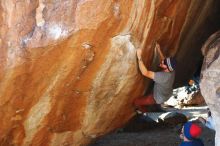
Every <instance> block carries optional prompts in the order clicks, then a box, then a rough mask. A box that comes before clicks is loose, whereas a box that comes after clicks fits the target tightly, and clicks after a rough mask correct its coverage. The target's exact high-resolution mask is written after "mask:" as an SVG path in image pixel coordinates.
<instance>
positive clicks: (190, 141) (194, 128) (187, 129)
mask: <svg viewBox="0 0 220 146" xmlns="http://www.w3.org/2000/svg"><path fill="white" fill-rule="evenodd" d="M201 133H202V129H201V127H199V126H198V125H197V124H195V123H193V122H187V123H185V124H184V125H183V128H182V131H181V134H180V138H181V139H182V140H183V141H182V142H181V144H180V146H204V143H203V142H202V140H201V139H199V138H198V137H199V136H200V135H201Z"/></svg>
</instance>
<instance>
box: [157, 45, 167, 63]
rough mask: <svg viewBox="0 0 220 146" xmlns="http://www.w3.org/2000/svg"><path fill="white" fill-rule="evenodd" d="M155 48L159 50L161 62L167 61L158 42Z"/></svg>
mask: <svg viewBox="0 0 220 146" xmlns="http://www.w3.org/2000/svg"><path fill="white" fill-rule="evenodd" d="M155 48H156V49H157V51H158V53H159V55H160V62H161V61H162V60H164V59H165V57H164V55H163V53H162V51H161V48H160V45H159V44H158V43H157V42H156V46H155Z"/></svg>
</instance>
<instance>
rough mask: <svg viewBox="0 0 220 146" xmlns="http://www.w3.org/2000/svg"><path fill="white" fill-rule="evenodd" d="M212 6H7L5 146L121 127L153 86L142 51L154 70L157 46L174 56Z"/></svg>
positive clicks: (3, 14)
mask: <svg viewBox="0 0 220 146" xmlns="http://www.w3.org/2000/svg"><path fill="white" fill-rule="evenodd" d="M213 2H214V0H208V1H205V2H204V1H200V0H184V1H183V0H120V1H118V0H60V1H53V0H48V1H44V0H31V1H30V0H25V1H17V0H2V1H0V20H1V21H0V118H1V120H0V145H2V146H9V145H14V146H15V145H16V146H20V145H23V146H29V145H33V146H60V145H73V146H79V145H86V144H88V143H89V142H90V141H91V140H92V139H94V138H96V137H98V136H100V135H104V134H106V133H107V132H110V131H112V130H114V129H116V128H118V127H120V126H122V125H123V124H124V123H125V122H127V121H128V120H129V119H130V118H131V117H132V115H133V108H132V101H133V99H134V98H135V97H137V96H140V95H142V91H143V89H144V87H145V86H146V85H148V81H146V82H145V81H144V80H143V77H142V76H141V74H140V73H139V71H138V67H137V62H136V61H137V60H136V54H135V50H136V48H138V47H141V48H144V56H143V57H144V61H145V63H146V65H148V67H150V66H151V65H152V67H153V66H154V67H155V66H156V65H157V64H156V58H157V57H156V56H157V55H156V54H155V53H154V49H153V46H154V42H155V41H158V42H159V43H160V44H161V48H162V49H163V52H164V53H165V54H166V55H174V54H175V53H176V51H177V48H178V46H179V44H180V43H179V42H180V40H181V38H184V37H186V36H187V35H188V34H187V33H186V32H187V31H189V30H191V27H190V26H192V25H193V26H194V27H193V28H194V29H196V28H199V26H201V25H202V23H201V22H203V20H204V19H205V18H206V17H207V16H208V15H207V13H206V12H208V11H209V10H210V9H212V6H213ZM195 8H196V9H195ZM198 14H200V15H199V16H200V17H201V18H204V19H201V18H200V17H197V16H198ZM197 20H198V21H197ZM190 35H191V36H193V34H190ZM189 42H190V41H188V42H186V43H189ZM179 59H180V60H181V58H179Z"/></svg>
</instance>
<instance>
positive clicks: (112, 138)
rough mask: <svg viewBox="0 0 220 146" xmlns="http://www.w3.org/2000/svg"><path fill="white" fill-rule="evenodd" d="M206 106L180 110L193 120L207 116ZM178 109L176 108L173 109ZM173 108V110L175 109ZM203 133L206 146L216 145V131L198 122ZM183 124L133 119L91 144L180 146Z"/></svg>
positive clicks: (101, 145)
mask: <svg viewBox="0 0 220 146" xmlns="http://www.w3.org/2000/svg"><path fill="white" fill-rule="evenodd" d="M205 108H206V107H196V108H194V107H193V108H186V109H183V110H179V111H180V112H182V113H184V114H185V115H186V116H187V118H188V119H189V120H193V119H195V118H197V117H198V116H203V117H204V116H205V114H206V113H205V112H206V110H205ZM173 110H175V111H176V109H173ZM173 110H172V109H171V111H173ZM198 124H199V125H200V126H201V127H202V129H203V133H202V135H201V137H200V138H201V139H202V140H203V142H204V144H205V146H214V145H215V144H214V139H215V138H214V137H215V132H214V131H213V130H210V129H208V128H207V127H205V126H203V125H202V124H201V123H198ZM180 129H181V124H176V125H167V124H166V125H164V124H162V125H161V124H159V125H158V124H155V123H147V124H146V123H140V121H137V120H133V121H132V122H130V123H129V125H127V126H125V127H124V128H122V129H119V130H118V131H117V132H113V133H111V134H108V135H106V136H104V137H101V138H99V139H98V140H96V141H95V142H94V143H92V144H91V145H90V146H178V145H179V144H180V143H181V140H180V138H179V130H180Z"/></svg>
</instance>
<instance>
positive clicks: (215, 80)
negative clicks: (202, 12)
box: [200, 31, 220, 146]
mask: <svg viewBox="0 0 220 146" xmlns="http://www.w3.org/2000/svg"><path fill="white" fill-rule="evenodd" d="M202 52H203V55H204V61H203V66H202V71H201V73H202V76H201V83H200V87H201V93H202V95H203V96H204V98H205V101H206V103H207V104H208V106H209V108H210V110H211V113H212V117H213V120H214V122H215V130H216V135H215V146H220V139H219V137H220V123H219V121H220V31H218V32H216V33H215V34H213V35H212V36H210V37H209V39H208V40H207V41H206V42H205V44H204V45H203V47H202Z"/></svg>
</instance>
